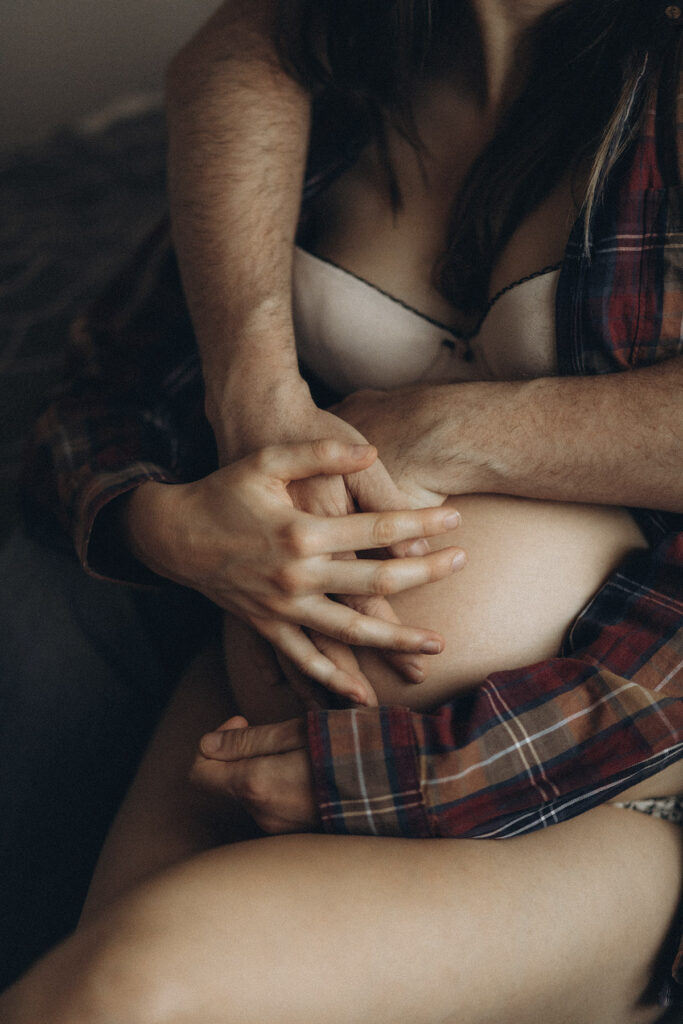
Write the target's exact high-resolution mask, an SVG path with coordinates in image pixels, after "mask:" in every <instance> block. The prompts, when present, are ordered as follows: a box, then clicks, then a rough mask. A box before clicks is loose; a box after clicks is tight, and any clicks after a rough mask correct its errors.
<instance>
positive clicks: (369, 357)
mask: <svg viewBox="0 0 683 1024" xmlns="http://www.w3.org/2000/svg"><path fill="white" fill-rule="evenodd" d="M557 276H558V274H557V273H555V274H543V275H540V276H539V277H537V278H534V279H533V280H530V281H525V282H524V283H523V284H520V285H519V286H516V287H514V288H512V289H510V291H508V292H506V293H505V294H503V295H501V297H500V299H499V300H498V301H497V302H495V303H494V304H493V306H492V307H491V309H490V310H489V312H488V314H487V316H486V318H485V320H484V323H483V324H482V326H481V328H480V332H479V334H478V335H477V337H476V338H474V339H472V341H471V344H470V343H467V342H465V341H464V340H463V339H462V338H461V337H459V336H458V335H457V334H456V333H455V332H454V331H452V330H450V329H449V328H448V327H446V326H444V325H442V324H439V323H437V322H436V321H433V320H431V319H429V318H428V317H426V316H425V315H423V314H421V313H419V312H418V311H416V310H413V309H411V308H410V307H408V306H405V305H403V303H401V302H400V301H399V300H397V299H395V298H392V297H391V296H390V295H387V294H385V293H384V292H382V291H380V290H379V289H377V288H375V287H374V286H373V285H371V284H369V283H368V282H367V281H363V280H362V279H360V278H358V277H356V276H354V275H353V274H352V273H350V272H348V271H346V270H344V269H343V268H341V267H338V266H336V265H335V264H333V263H329V262H328V261H326V260H323V259H320V258H319V257H317V256H313V255H312V254H311V253H308V252H306V251H305V250H303V249H300V248H296V249H295V251H294V263H293V275H292V309H293V319H294V332H295V337H296V343H297V353H298V355H299V358H300V359H301V361H302V362H303V363H304V364H305V365H306V366H307V367H308V369H309V370H311V371H312V372H313V373H314V374H315V376H316V377H318V378H319V379H320V380H322V381H323V382H324V383H325V384H327V385H328V387H330V388H332V389H333V390H334V391H335V392H337V393H338V394H350V393H351V392H353V391H359V390H362V389H363V388H379V389H381V390H392V389H394V388H401V387H408V386H410V385H412V384H417V383H421V382H422V383H441V384H447V383H450V382H455V381H466V380H487V379H511V378H513V377H524V376H544V375H546V374H547V373H553V372H554V367H555V365H556V363H555V340H554V320H555V317H554V296H555V290H556V286H557ZM531 285H534V287H533V289H532V288H531V287H530V286H531ZM527 290H528V299H527V298H525V299H524V301H523V302H519V295H520V294H521V293H522V292H526V291H527ZM515 338H519V339H520V341H521V345H522V351H521V352H520V351H517V350H518V349H519V345H517V346H516V345H515ZM529 342H531V344H529Z"/></svg>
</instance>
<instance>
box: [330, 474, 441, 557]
mask: <svg viewBox="0 0 683 1024" xmlns="http://www.w3.org/2000/svg"><path fill="white" fill-rule="evenodd" d="M347 486H348V488H349V491H350V492H351V494H352V495H353V497H354V499H355V501H356V504H357V506H358V508H360V509H362V510H363V511H365V512H386V511H391V510H392V509H393V510H396V511H400V510H401V509H406V508H424V506H425V505H426V504H430V505H433V506H441V505H442V500H443V499H442V500H438V499H437V498H436V496H435V497H434V500H433V501H431V502H428V501H425V500H423V499H416V498H414V497H412V496H411V495H409V494H407V493H406V492H405V491H402V490H401V489H400V488H399V487H398V486H397V485H396V484H395V483H394V481H393V479H392V477H391V475H390V473H389V472H388V470H387V468H386V467H385V465H384V463H383V462H382V461H381V459H377V461H376V462H374V463H373V464H372V465H371V466H370V467H369V468H368V469H366V470H365V471H364V472H362V473H357V474H355V475H354V476H353V477H348V476H347ZM456 525H457V524H456ZM421 536H422V535H421V534H416V538H420V537H421ZM390 546H391V553H392V554H393V555H394V556H395V557H396V558H405V557H407V556H413V557H419V556H420V555H426V554H427V552H428V550H429V548H428V546H427V545H426V544H425V542H424V541H423V540H420V539H414V538H409V539H408V540H404V541H397V542H392V544H391V545H390Z"/></svg>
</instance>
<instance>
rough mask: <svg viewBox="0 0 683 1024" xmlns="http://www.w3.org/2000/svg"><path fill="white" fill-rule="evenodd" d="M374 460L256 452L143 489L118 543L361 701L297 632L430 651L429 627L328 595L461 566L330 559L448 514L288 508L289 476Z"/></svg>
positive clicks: (312, 450)
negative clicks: (318, 512) (203, 473)
mask: <svg viewBox="0 0 683 1024" xmlns="http://www.w3.org/2000/svg"><path fill="white" fill-rule="evenodd" d="M375 459H376V451H375V450H374V449H373V448H372V447H371V446H369V445H360V446H355V447H354V446H352V445H348V444H339V443H338V442H336V441H315V442H312V443H304V444H298V445H283V446H273V447H271V448H266V449H264V450H263V451H262V452H260V453H258V454H257V455H253V456H249V457H248V458H246V459H242V460H241V461H240V462H237V463H234V464H233V465H232V466H227V467H224V468H222V469H219V470H217V471H216V472H215V473H212V474H211V475H210V476H208V477H206V478H204V479H202V480H199V481H196V482H195V483H190V484H175V485H169V484H161V483H153V482H149V483H146V484H143V485H142V486H141V487H139V488H138V489H137V490H136V491H135V492H133V494H132V495H131V497H130V498H129V499H128V502H127V504H126V506H125V509H124V516H123V518H124V529H125V531H126V534H127V539H128V543H129V545H130V548H131V550H132V552H133V554H134V555H135V556H136V557H137V558H138V559H139V560H140V561H141V562H143V564H145V565H147V566H148V567H149V568H150V569H152V570H153V571H155V572H157V573H159V574H160V575H162V576H165V577H167V578H168V579H171V580H174V581H176V582H178V583H181V584H182V585H184V586H189V587H192V588H193V589H195V590H198V591H200V593H203V594H205V595H206V596H207V597H208V598H209V599H210V600H212V601H213V602H214V603H215V604H217V605H219V606H220V607H221V608H225V609H226V610H229V611H231V612H232V613H233V614H235V615H237V616H238V617H240V618H242V619H244V620H246V621H247V622H249V623H250V624H251V625H252V626H253V627H254V628H255V629H257V630H258V632H259V633H261V635H262V636H264V637H265V638H266V639H268V640H269V641H270V642H271V643H273V644H274V645H275V647H276V648H277V649H278V650H279V651H281V652H282V653H283V654H285V655H286V656H287V657H289V658H290V659H291V660H292V661H293V662H294V664H295V665H296V666H297V667H298V668H299V669H301V671H302V672H304V673H305V674H306V675H308V676H310V677H311V678H313V679H314V680H316V681H317V682H319V683H321V684H322V685H324V686H326V687H327V688H328V689H331V690H333V691H334V692H337V693H340V694H343V695H345V696H349V697H351V698H352V699H355V700H357V701H359V702H361V703H369V702H371V700H372V695H371V694H370V693H369V692H368V687H367V683H366V682H365V681H364V680H363V679H362V677H360V678H359V677H358V675H357V674H352V673H350V672H349V671H346V670H345V669H344V668H343V667H338V666H337V665H335V663H334V662H333V661H332V659H331V656H330V657H328V656H326V654H325V653H323V652H321V651H320V650H318V648H317V647H316V645H315V644H314V643H313V642H312V640H311V639H310V638H309V636H308V635H307V634H306V633H305V632H304V629H303V628H302V627H305V628H306V629H309V630H315V631H317V632H318V633H321V634H324V636H325V637H332V638H333V639H335V640H338V641H341V642H343V643H345V644H353V645H358V646H370V647H379V648H382V649H386V650H398V651H407V652H422V653H423V654H437V653H439V651H440V650H441V648H442V640H441V637H440V636H439V635H438V634H437V633H434V632H433V631H431V630H425V629H414V628H411V627H408V626H402V625H400V624H398V623H396V622H387V621H385V620H383V619H382V618H378V617H371V616H368V615H363V614H361V613H359V612H358V611H355V610H353V609H352V608H349V607H346V606H344V605H343V604H340V603H339V602H337V601H333V600H331V599H330V598H329V597H328V596H327V595H328V594H349V593H350V594H360V595H387V594H393V593H398V592H399V591H401V590H405V589H407V588H409V587H413V586H418V585H420V584H423V583H427V582H430V581H432V580H437V579H442V578H444V577H445V576H447V575H448V574H449V573H451V572H453V571H454V570H455V569H457V568H459V567H460V565H461V564H462V562H463V561H464V558H463V554H462V552H461V551H460V550H459V549H458V548H447V549H444V550H441V551H438V552H433V553H430V554H428V555H423V556H420V557H413V558H403V559H390V560H381V559H378V560H375V559H352V560H346V559H341V560H340V559H338V558H336V557H335V556H336V555H339V554H349V553H353V552H356V551H362V550H370V549H374V548H384V547H388V546H390V545H392V544H397V543H399V542H402V541H405V540H408V539H410V538H415V537H423V538H426V537H430V536H436V535H438V534H440V533H443V532H445V531H446V530H448V529H452V528H453V526H454V525H456V523H457V521H458V517H457V513H454V512H453V510H452V509H424V510H421V511H417V510H415V511H402V512H382V513H354V514H352V515H342V516H333V517H327V516H315V515H311V514H310V513H305V512H301V511H299V510H298V509H296V508H295V506H294V502H293V499H292V497H291V494H290V486H291V482H292V481H294V480H301V479H304V478H306V477H311V476H318V475H320V474H331V475H337V476H343V475H345V474H347V473H348V474H350V475H353V474H358V473H361V472H362V471H364V470H367V469H368V467H370V466H371V465H372V464H373V462H374V461H375ZM337 661H339V658H337Z"/></svg>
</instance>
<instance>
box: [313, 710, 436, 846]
mask: <svg viewBox="0 0 683 1024" xmlns="http://www.w3.org/2000/svg"><path fill="white" fill-rule="evenodd" d="M308 743H309V752H310V755H311V761H312V765H313V785H314V791H315V797H316V801H317V804H318V810H319V813H320V817H321V820H322V824H323V828H324V830H325V831H326V832H330V833H334V834H347V835H374V836H403V837H406V838H411V839H425V838H428V837H430V836H432V835H433V834H434V833H433V831H432V829H431V827H430V820H429V815H428V814H427V810H426V807H425V804H424V799H423V795H422V791H421V789H420V776H419V771H418V763H417V754H416V749H415V735H414V732H413V727H412V722H411V713H410V711H409V710H408V708H404V707H382V708H372V709H369V710H363V711H361V710H357V709H353V710H345V711H310V712H309V713H308Z"/></svg>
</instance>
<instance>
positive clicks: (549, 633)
mask: <svg viewBox="0 0 683 1024" xmlns="http://www.w3.org/2000/svg"><path fill="white" fill-rule="evenodd" d="M449 503H450V504H451V505H453V506H454V507H455V508H457V509H458V511H459V512H460V513H461V515H462V523H461V525H460V526H459V527H458V529H457V530H455V531H454V532H453V533H451V534H447V535H445V536H443V537H440V538H438V540H437V541H435V542H432V546H433V547H435V548H437V547H443V546H447V545H449V544H458V545H460V546H461V547H463V548H464V549H465V552H466V553H467V564H466V566H465V568H464V569H463V570H461V571H460V572H458V573H456V574H455V575H454V576H450V577H449V578H448V579H445V580H442V581H440V582H437V583H432V584H429V585H427V586H423V587H416V588H415V589H413V590H410V591H406V592H405V593H403V594H399V595H397V596H396V597H394V598H392V601H391V603H392V605H393V607H394V609H395V611H396V613H397V614H398V616H399V618H400V619H401V621H402V622H406V623H410V624H411V625H419V626H424V627H428V628H430V629H435V630H437V631H438V632H439V633H441V635H442V636H443V638H444V640H445V648H444V650H443V652H442V653H441V654H439V655H436V656H434V657H431V658H430V659H429V675H428V678H427V679H426V681H425V682H424V683H422V684H420V685H419V686H414V685H410V684H408V683H405V682H404V681H403V679H402V678H401V677H399V676H398V674H397V673H396V672H394V671H393V670H392V669H391V668H390V667H389V666H388V665H387V663H386V661H385V660H384V659H383V658H382V657H381V655H380V654H378V652H376V651H372V650H369V649H364V650H358V651H357V652H356V654H357V656H358V659H359V662H360V664H361V667H362V668H363V670H364V671H365V672H366V674H367V675H368V677H369V678H370V679H371V680H372V683H373V685H374V686H375V689H376V692H377V696H378V698H379V700H380V702H381V703H387V704H408V705H409V706H410V707H411V708H415V709H426V708H432V707H435V706H437V705H439V704H442V703H444V701H446V700H449V699H450V698H452V697H453V696H454V695H455V694H456V693H458V692H460V691H462V690H466V689H468V688H471V687H473V686H476V685H477V684H478V683H480V682H481V681H482V680H483V679H484V678H485V677H486V676H487V675H488V674H489V673H491V672H495V671H499V670H504V669H512V668H517V667H519V666H522V665H530V664H533V663H534V662H536V661H541V660H543V659H545V658H550V657H553V656H554V655H556V654H558V652H559V650H560V647H561V645H562V642H563V639H564V637H565V635H566V633H567V630H568V629H569V627H570V626H571V624H572V622H573V621H574V620H575V619H576V617H577V615H578V614H579V612H580V611H581V610H582V608H583V607H584V606H585V605H586V604H587V603H588V602H589V601H590V600H591V598H592V597H593V595H594V594H595V593H596V591H597V590H598V589H599V588H600V586H601V585H602V583H603V582H604V580H605V579H606V577H607V576H608V575H609V574H610V572H611V571H612V570H613V569H614V568H615V567H616V566H617V565H618V564H619V563H620V562H621V561H622V559H623V558H624V556H625V555H626V554H628V552H629V551H633V550H634V549H636V548H643V547H646V542H645V539H644V538H643V535H642V534H641V532H640V530H639V529H638V527H637V526H636V524H635V523H634V521H633V519H632V518H631V516H630V515H629V514H628V513H627V512H625V511H624V510H622V509H616V508H609V507H606V506H596V505H579V504H564V503H560V502H549V501H535V500H530V499H526V498H515V497H510V496H507V495H466V496H464V497H463V496H461V497H458V498H451V499H449Z"/></svg>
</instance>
